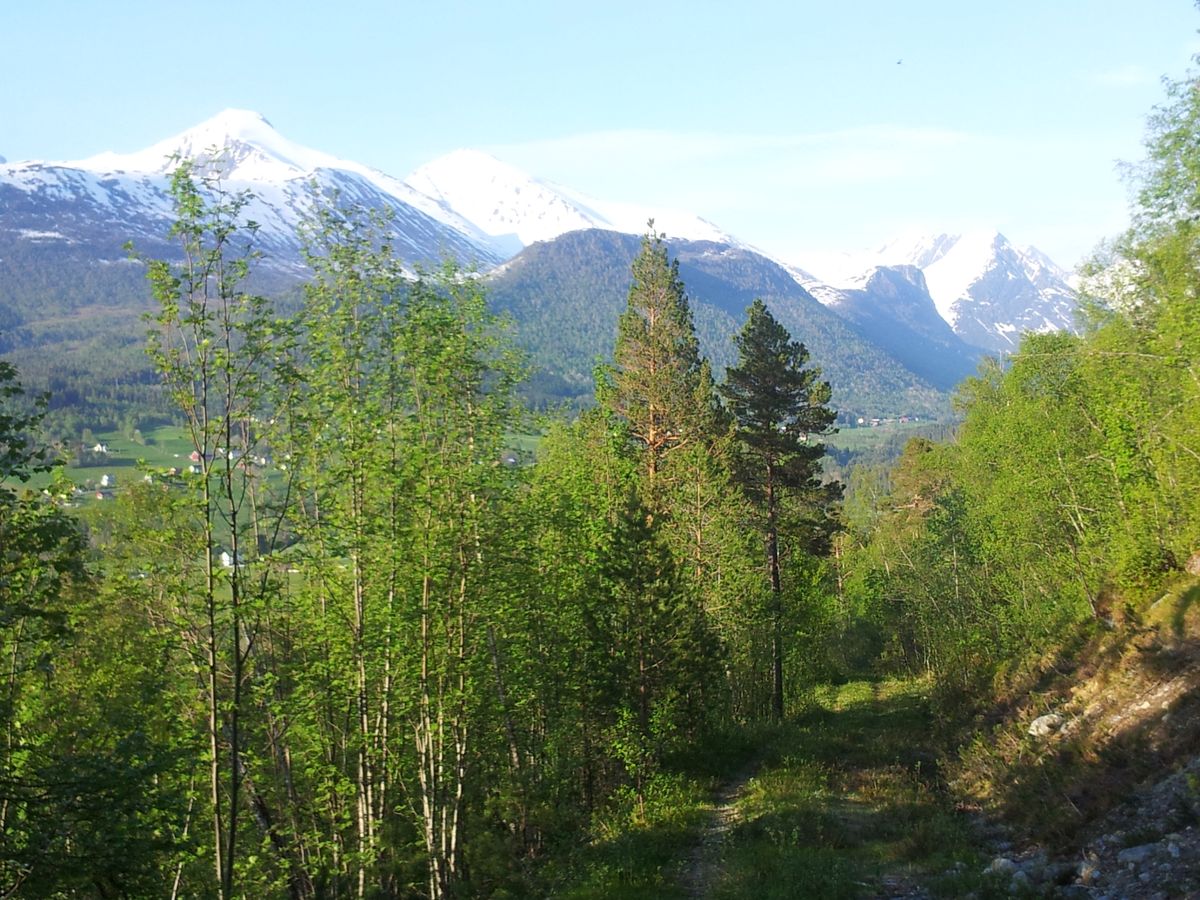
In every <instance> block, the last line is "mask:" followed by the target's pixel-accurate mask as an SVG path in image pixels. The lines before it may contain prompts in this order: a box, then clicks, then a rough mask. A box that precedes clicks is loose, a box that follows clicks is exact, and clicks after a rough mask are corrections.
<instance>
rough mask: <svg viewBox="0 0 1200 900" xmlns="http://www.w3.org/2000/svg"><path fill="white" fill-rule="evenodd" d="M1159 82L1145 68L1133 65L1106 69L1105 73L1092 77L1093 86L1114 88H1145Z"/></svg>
mask: <svg viewBox="0 0 1200 900" xmlns="http://www.w3.org/2000/svg"><path fill="white" fill-rule="evenodd" d="M1157 80H1158V79H1157V76H1155V75H1154V74H1153V73H1151V72H1150V70H1148V69H1146V68H1145V67H1144V66H1138V65H1132V64H1131V65H1124V66H1116V67H1114V68H1111V69H1105V70H1104V71H1103V72H1096V73H1094V74H1093V75H1092V77H1091V81H1092V83H1093V84H1098V85H1100V86H1102V87H1114V88H1125V87H1144V86H1145V85H1148V84H1154V83H1155V82H1156V81H1157Z"/></svg>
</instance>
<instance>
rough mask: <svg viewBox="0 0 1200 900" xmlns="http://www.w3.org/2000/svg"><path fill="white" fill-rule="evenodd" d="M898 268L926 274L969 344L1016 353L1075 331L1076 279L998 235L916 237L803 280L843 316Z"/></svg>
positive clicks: (800, 275)
mask: <svg viewBox="0 0 1200 900" xmlns="http://www.w3.org/2000/svg"><path fill="white" fill-rule="evenodd" d="M894 266H914V267H916V268H917V269H920V270H921V273H922V274H923V276H924V282H925V287H926V289H927V293H928V295H929V297H930V299H931V300H932V301H933V305H934V307H935V308H936V310H937V312H938V315H939V316H941V318H942V319H943V320H944V321H945V322H946V323H947V324H948V325H949V326H950V327H951V328H952V329H953V330H954V333H955V334H957V335H958V336H959V337H960V338H962V339H963V340H964V341H965V342H966V343H968V344H971V345H973V346H976V347H981V348H983V349H985V350H989V351H998V352H1011V351H1013V350H1015V349H1016V348H1017V345H1018V343H1019V342H1020V337H1021V334H1022V333H1023V332H1025V331H1033V332H1046V331H1061V330H1064V329H1070V328H1072V327H1073V325H1074V313H1075V292H1074V290H1073V289H1072V288H1071V284H1070V281H1071V276H1070V275H1069V273H1067V272H1066V271H1065V270H1063V269H1062V268H1060V267H1059V266H1058V265H1056V264H1055V263H1054V262H1053V261H1052V260H1051V259H1050V258H1049V257H1047V256H1046V255H1045V254H1044V253H1042V252H1041V251H1039V250H1038V249H1037V248H1035V247H1018V246H1016V245H1014V244H1013V243H1011V242H1010V241H1009V240H1008V238H1006V237H1005V236H1004V235H1002V234H1000V232H998V231H979V232H972V233H967V234H937V235H908V236H905V237H902V238H898V239H896V240H893V241H890V242H888V243H887V244H884V245H883V246H882V247H879V248H878V249H875V250H871V251H867V252H865V253H861V254H856V255H850V254H846V255H843V256H841V257H839V258H835V259H829V258H826V259H824V260H821V261H819V262H818V263H817V264H815V265H814V264H812V263H810V264H809V265H808V267H806V268H805V269H804V270H801V271H799V272H796V273H795V274H796V277H797V280H798V281H800V283H801V284H803V285H804V286H805V287H806V288H807V289H808V290H809V292H810V293H811V294H812V295H813V296H814V297H816V298H817V299H818V300H820V301H821V302H822V303H825V304H826V305H828V306H830V307H831V308H833V309H839V308H841V307H842V306H843V305H844V304H845V303H846V302H847V297H848V296H851V295H852V294H853V293H854V292H856V291H861V290H862V289H863V288H864V287H865V286H866V285H868V284H869V283H870V281H871V279H872V278H873V277H874V275H875V273H876V271H877V270H878V269H879V268H880V267H894ZM813 271H815V272H816V273H817V274H811V273H812V272H813Z"/></svg>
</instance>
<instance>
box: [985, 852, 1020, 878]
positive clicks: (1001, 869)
mask: <svg viewBox="0 0 1200 900" xmlns="http://www.w3.org/2000/svg"><path fill="white" fill-rule="evenodd" d="M1017 871H1018V867H1017V864H1016V863H1015V862H1013V861H1012V860H1011V859H1009V858H1008V857H1007V856H997V857H996V858H995V859H993V860H992V861H991V863H990V864H989V865H988V867H987V868H986V869H984V870H983V873H984V874H985V875H1012V874H1013V873H1015V872H1017Z"/></svg>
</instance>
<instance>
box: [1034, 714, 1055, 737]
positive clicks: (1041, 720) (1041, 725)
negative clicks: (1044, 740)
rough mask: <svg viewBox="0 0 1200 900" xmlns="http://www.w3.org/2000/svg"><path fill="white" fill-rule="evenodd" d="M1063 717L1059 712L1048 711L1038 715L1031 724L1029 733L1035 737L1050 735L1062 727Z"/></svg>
mask: <svg viewBox="0 0 1200 900" xmlns="http://www.w3.org/2000/svg"><path fill="white" fill-rule="evenodd" d="M1062 723H1063V717H1062V716H1060V715H1059V714H1058V713H1047V714H1046V715H1044V716H1038V717H1037V718H1036V719H1034V720H1033V722H1031V723H1030V725H1029V733H1030V734H1031V735H1033V736H1034V737H1049V736H1050V735H1052V734H1054V733H1055V732H1057V731H1058V729H1059V728H1060V727H1062Z"/></svg>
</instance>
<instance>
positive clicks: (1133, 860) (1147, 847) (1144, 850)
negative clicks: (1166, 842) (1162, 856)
mask: <svg viewBox="0 0 1200 900" xmlns="http://www.w3.org/2000/svg"><path fill="white" fill-rule="evenodd" d="M1157 849H1158V844H1138V846H1136V847H1126V848H1125V849H1124V850H1122V851H1121V852H1120V853H1118V854H1117V862H1119V863H1120V864H1121V865H1123V866H1136V865H1140V864H1142V863H1144V862H1145V861H1146V860H1148V859H1149V858H1150V857H1151V856H1153V855H1154V851H1155V850H1157Z"/></svg>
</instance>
